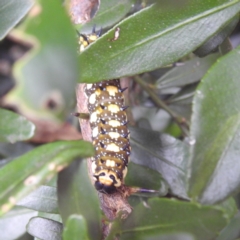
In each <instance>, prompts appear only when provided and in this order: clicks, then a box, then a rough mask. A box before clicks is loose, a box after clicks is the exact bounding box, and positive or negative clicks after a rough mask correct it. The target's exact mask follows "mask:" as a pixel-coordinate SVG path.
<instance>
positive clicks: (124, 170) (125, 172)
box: [123, 167, 128, 178]
mask: <svg viewBox="0 0 240 240" xmlns="http://www.w3.org/2000/svg"><path fill="white" fill-rule="evenodd" d="M127 170H128V169H127V167H125V168H124V169H123V178H125V177H126V175H127Z"/></svg>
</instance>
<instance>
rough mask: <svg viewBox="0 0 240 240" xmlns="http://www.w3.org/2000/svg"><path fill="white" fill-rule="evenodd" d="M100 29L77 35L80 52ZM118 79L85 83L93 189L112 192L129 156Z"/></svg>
mask: <svg viewBox="0 0 240 240" xmlns="http://www.w3.org/2000/svg"><path fill="white" fill-rule="evenodd" d="M99 35H100V32H98V33H96V32H95V30H93V33H92V34H90V35H83V34H80V38H79V43H80V52H82V51H83V50H84V49H85V48H86V47H87V46H88V45H89V44H91V42H93V41H95V40H96V39H97V38H98V37H99ZM124 90H125V89H122V88H121V86H120V81H119V79H114V80H105V81H101V82H99V83H94V84H86V88H85V93H86V95H87V97H88V110H89V114H90V125H91V129H92V141H93V145H94V146H95V150H96V155H95V156H94V157H93V159H92V173H93V178H94V181H95V188H96V189H97V190H98V191H100V192H103V193H108V194H110V193H113V192H115V191H117V189H118V188H119V187H121V186H122V185H123V183H124V178H125V176H126V174H127V164H128V161H129V155H130V150H131V148H130V144H129V130H128V129H127V122H128V121H127V114H126V111H125V110H126V106H125V105H124V95H123V91H124Z"/></svg>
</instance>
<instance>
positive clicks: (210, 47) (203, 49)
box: [194, 15, 239, 57]
mask: <svg viewBox="0 0 240 240" xmlns="http://www.w3.org/2000/svg"><path fill="white" fill-rule="evenodd" d="M238 21H239V16H238V15H237V16H236V17H234V18H233V20H232V21H231V22H230V23H229V24H228V25H227V26H226V27H224V29H223V30H221V31H220V32H219V33H217V34H216V35H214V36H213V37H211V38H210V39H209V40H208V41H207V42H205V43H204V44H203V45H202V46H200V47H199V48H198V49H197V50H195V51H194V54H196V55H197V56H199V57H205V56H206V55H207V54H209V53H211V52H213V51H214V50H215V51H216V50H217V48H218V46H219V45H220V44H222V43H223V41H224V40H225V39H226V38H227V37H228V36H229V35H230V34H231V32H232V31H233V30H234V29H235V27H236V25H237V24H238Z"/></svg>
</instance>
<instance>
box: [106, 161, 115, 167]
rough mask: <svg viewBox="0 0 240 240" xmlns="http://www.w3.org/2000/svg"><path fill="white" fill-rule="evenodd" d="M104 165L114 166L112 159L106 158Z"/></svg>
mask: <svg viewBox="0 0 240 240" xmlns="http://www.w3.org/2000/svg"><path fill="white" fill-rule="evenodd" d="M106 166H107V167H115V162H114V161H112V160H107V161H106Z"/></svg>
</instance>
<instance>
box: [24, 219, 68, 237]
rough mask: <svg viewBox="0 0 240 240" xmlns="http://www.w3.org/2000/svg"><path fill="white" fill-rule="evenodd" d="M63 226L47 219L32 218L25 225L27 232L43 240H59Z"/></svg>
mask: <svg viewBox="0 0 240 240" xmlns="http://www.w3.org/2000/svg"><path fill="white" fill-rule="evenodd" d="M62 230H63V225H62V223H60V222H56V221H53V220H50V219H47V218H42V217H33V218H31V219H30V221H29V223H28V225H27V232H28V233H29V234H31V235H32V236H34V237H37V238H40V239H44V240H61V239H62V238H61V236H62Z"/></svg>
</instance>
